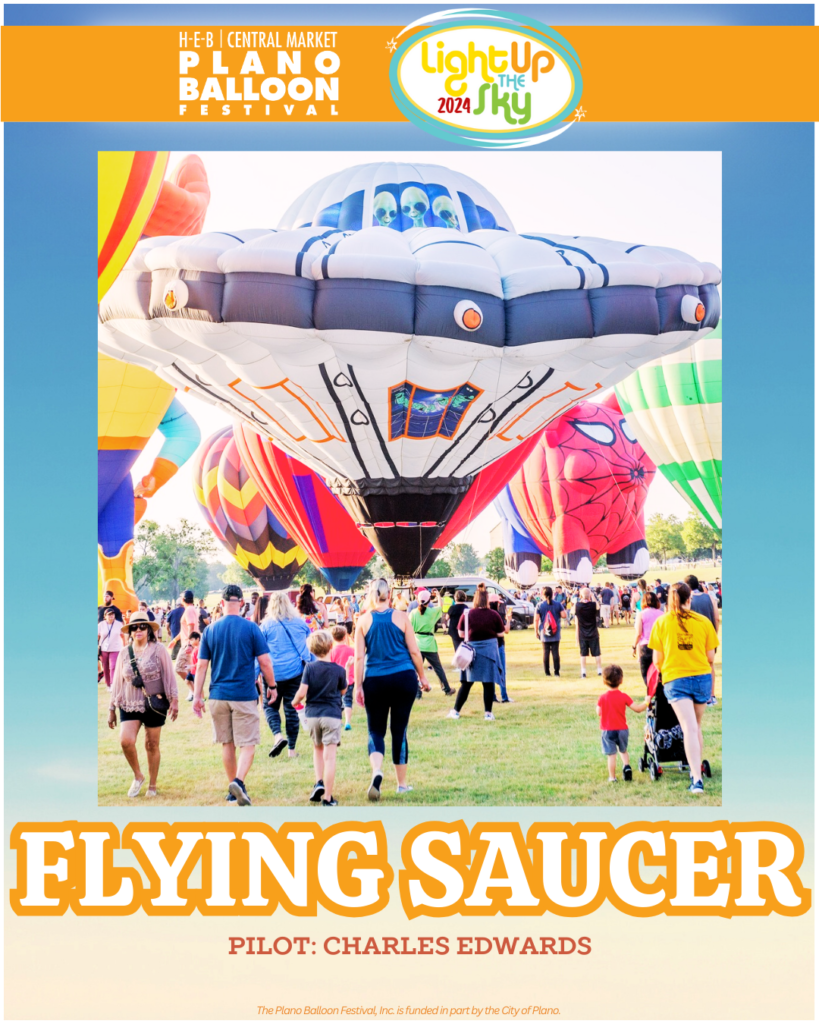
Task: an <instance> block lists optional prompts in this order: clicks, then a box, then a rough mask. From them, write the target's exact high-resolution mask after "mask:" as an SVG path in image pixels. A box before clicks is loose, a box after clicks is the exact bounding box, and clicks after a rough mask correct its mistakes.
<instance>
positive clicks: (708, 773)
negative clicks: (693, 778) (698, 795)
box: [702, 761, 711, 779]
mask: <svg viewBox="0 0 819 1024" xmlns="http://www.w3.org/2000/svg"><path fill="white" fill-rule="evenodd" d="M702 774H703V775H704V776H705V777H706V779H710V778H711V765H710V764H709V763H708V762H707V761H703V762H702Z"/></svg>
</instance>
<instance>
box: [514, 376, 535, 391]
mask: <svg viewBox="0 0 819 1024" xmlns="http://www.w3.org/2000/svg"><path fill="white" fill-rule="evenodd" d="M531 386H532V375H531V373H527V374H526V376H525V377H524V378H523V380H522V381H520V383H519V384H517V385H516V387H519V388H530V387H531Z"/></svg>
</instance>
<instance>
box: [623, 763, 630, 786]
mask: <svg viewBox="0 0 819 1024" xmlns="http://www.w3.org/2000/svg"><path fill="white" fill-rule="evenodd" d="M623 778H624V779H625V780H626V782H631V765H630V764H625V765H623Z"/></svg>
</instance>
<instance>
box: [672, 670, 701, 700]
mask: <svg viewBox="0 0 819 1024" xmlns="http://www.w3.org/2000/svg"><path fill="white" fill-rule="evenodd" d="M663 689H664V690H665V698H666V700H667V701H668V703H669V704H673V703H674V701H675V700H685V699H688V700H693V701H694V703H695V704H705V703H706V701H707V700H708V698H709V697H710V696H711V673H710V672H709V673H708V675H703V676H683V677H682V679H675V680H674V681H673V682H670V683H663Z"/></svg>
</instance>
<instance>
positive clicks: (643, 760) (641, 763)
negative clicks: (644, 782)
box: [637, 757, 646, 772]
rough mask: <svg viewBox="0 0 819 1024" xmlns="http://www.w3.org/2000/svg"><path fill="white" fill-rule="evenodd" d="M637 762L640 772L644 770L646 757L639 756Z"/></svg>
mask: <svg viewBox="0 0 819 1024" xmlns="http://www.w3.org/2000/svg"><path fill="white" fill-rule="evenodd" d="M637 764H638V767H639V769H640V771H641V772H644V771H645V770H646V759H645V758H644V757H641V758H640V760H639V761H638V762H637Z"/></svg>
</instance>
